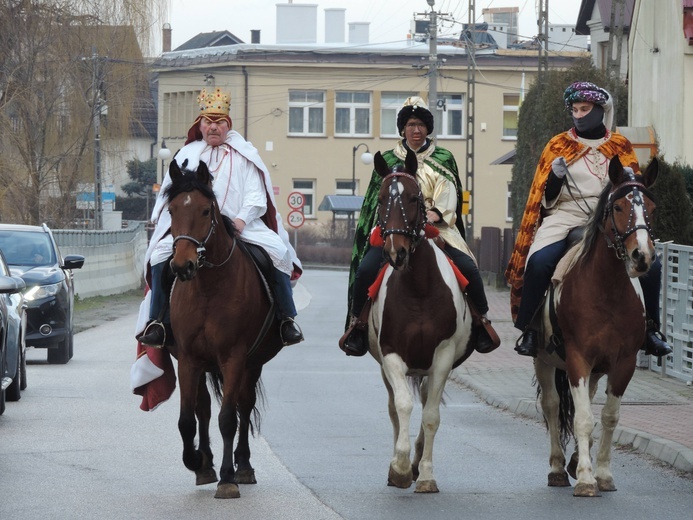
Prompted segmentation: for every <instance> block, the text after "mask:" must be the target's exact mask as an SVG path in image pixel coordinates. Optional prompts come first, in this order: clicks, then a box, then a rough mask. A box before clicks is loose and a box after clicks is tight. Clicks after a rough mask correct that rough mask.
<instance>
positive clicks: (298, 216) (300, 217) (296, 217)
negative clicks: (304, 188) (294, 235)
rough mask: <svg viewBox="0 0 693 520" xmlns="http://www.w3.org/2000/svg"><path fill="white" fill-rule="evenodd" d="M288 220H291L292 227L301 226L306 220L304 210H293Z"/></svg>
mask: <svg viewBox="0 0 693 520" xmlns="http://www.w3.org/2000/svg"><path fill="white" fill-rule="evenodd" d="M287 220H288V221H289V225H290V226H291V227H293V228H300V227H301V226H302V225H303V223H304V222H305V220H306V217H305V215H304V214H303V212H302V211H298V210H293V211H292V212H291V213H289V215H288V217H287Z"/></svg>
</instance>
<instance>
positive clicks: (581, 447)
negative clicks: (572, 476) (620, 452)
mask: <svg viewBox="0 0 693 520" xmlns="http://www.w3.org/2000/svg"><path fill="white" fill-rule="evenodd" d="M568 367H569V368H570V365H568ZM569 379H570V381H571V385H570V392H571V394H572V395H573V402H574V403H575V419H574V423H573V430H574V432H575V441H576V444H577V453H578V465H577V482H576V483H575V489H574V491H573V495H574V496H576V497H594V496H599V495H600V493H599V488H598V487H597V480H596V479H595V478H594V475H593V473H592V459H591V456H590V447H591V445H592V431H593V430H594V415H593V414H592V406H591V403H590V397H589V389H588V387H589V379H590V376H589V370H584V371H583V372H582V375H581V376H579V377H574V376H573V375H572V374H571V373H569ZM572 381H577V386H573V384H572Z"/></svg>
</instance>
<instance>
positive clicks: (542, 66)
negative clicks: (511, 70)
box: [537, 0, 549, 85]
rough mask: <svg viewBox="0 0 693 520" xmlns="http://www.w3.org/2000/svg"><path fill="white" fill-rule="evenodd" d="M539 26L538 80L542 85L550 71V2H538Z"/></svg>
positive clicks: (541, 0) (538, 0) (547, 0)
mask: <svg viewBox="0 0 693 520" xmlns="http://www.w3.org/2000/svg"><path fill="white" fill-rule="evenodd" d="M537 26H538V34H537V43H538V44H539V51H538V57H539V63H538V66H539V71H538V72H539V74H538V76H537V80H538V81H539V84H540V85H541V84H542V82H543V81H544V76H545V74H546V73H547V72H548V70H549V0H537Z"/></svg>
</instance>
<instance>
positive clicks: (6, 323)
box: [0, 251, 26, 414]
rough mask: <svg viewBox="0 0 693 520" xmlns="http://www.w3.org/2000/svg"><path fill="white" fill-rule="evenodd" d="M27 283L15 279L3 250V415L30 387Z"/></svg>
mask: <svg viewBox="0 0 693 520" xmlns="http://www.w3.org/2000/svg"><path fill="white" fill-rule="evenodd" d="M25 287H26V286H25V284H24V280H22V279H21V278H16V277H12V276H11V275H10V270H9V268H8V267H7V263H6V262H5V257H4V256H3V254H2V252H1V251H0V414H2V413H3V412H4V411H5V401H18V400H19V398H20V393H21V390H24V389H25V388H26V356H25V345H24V337H25V332H26V312H25V310H26V306H25V303H24V298H23V296H22V291H23V290H24V289H25Z"/></svg>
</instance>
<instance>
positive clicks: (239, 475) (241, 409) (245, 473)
mask: <svg viewBox="0 0 693 520" xmlns="http://www.w3.org/2000/svg"><path fill="white" fill-rule="evenodd" d="M261 371H262V368H261V367H260V368H259V369H258V370H256V371H253V372H252V373H251V372H248V373H247V374H246V376H245V377H244V378H243V387H242V388H241V392H240V395H239V399H238V416H239V423H238V444H237V445H236V451H234V457H235V460H236V482H237V483H238V484H257V480H256V479H255V470H254V469H253V466H252V465H251V464H250V443H249V432H250V426H251V424H250V422H251V416H252V414H253V410H254V409H255V403H256V402H257V396H256V390H257V384H258V380H259V379H260V373H261Z"/></svg>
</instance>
